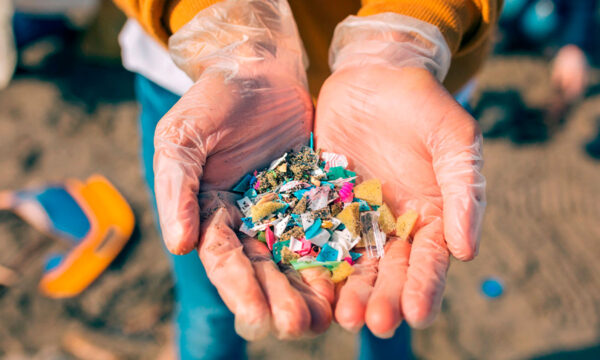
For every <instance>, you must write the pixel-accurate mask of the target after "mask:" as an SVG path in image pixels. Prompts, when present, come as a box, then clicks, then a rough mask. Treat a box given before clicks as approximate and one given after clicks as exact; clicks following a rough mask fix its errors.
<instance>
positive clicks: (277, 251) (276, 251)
mask: <svg viewBox="0 0 600 360" xmlns="http://www.w3.org/2000/svg"><path fill="white" fill-rule="evenodd" d="M289 245H290V241H289V240H286V241H278V242H276V243H275V244H273V261H275V263H276V264H277V263H279V262H281V250H282V249H283V247H284V246H289Z"/></svg>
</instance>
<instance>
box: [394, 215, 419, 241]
mask: <svg viewBox="0 0 600 360" xmlns="http://www.w3.org/2000/svg"><path fill="white" fill-rule="evenodd" d="M418 217H419V214H417V212H416V211H414V210H408V211H407V212H405V213H404V214H402V215H400V216H399V217H398V220H397V221H396V236H397V237H399V238H400V239H402V240H408V237H409V236H410V234H411V233H412V230H413V228H414V227H415V223H416V222H417V218H418Z"/></svg>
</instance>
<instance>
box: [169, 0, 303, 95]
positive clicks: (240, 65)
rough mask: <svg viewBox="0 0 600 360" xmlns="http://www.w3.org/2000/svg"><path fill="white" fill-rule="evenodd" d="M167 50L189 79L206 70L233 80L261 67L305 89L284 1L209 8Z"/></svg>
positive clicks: (242, 1)
mask: <svg viewBox="0 0 600 360" xmlns="http://www.w3.org/2000/svg"><path fill="white" fill-rule="evenodd" d="M169 52H170V54H171V58H172V59H173V61H174V62H175V64H176V65H177V66H178V67H179V68H181V69H182V70H183V71H184V72H186V73H187V74H188V76H190V77H191V78H192V80H194V81H196V80H197V79H198V78H199V77H200V75H201V74H202V73H203V72H204V71H207V70H211V71H222V72H224V73H225V74H226V77H227V78H232V77H236V76H252V75H253V74H252V72H253V71H254V69H255V68H256V66H259V67H262V66H265V65H266V66H267V67H266V68H270V69H271V71H278V70H279V71H281V72H282V73H285V74H287V75H291V76H293V77H295V78H297V80H299V81H300V82H302V83H303V84H304V85H306V68H307V67H308V57H307V56H306V53H305V51H304V47H303V45H302V41H301V40H300V36H299V34H298V29H297V27H296V22H295V21H294V17H293V15H292V11H291V9H290V7H289V4H288V2H287V0H224V1H221V2H218V3H216V4H213V5H211V6H209V7H207V8H205V9H203V10H202V11H200V12H199V13H198V14H197V15H196V16H195V17H194V18H193V19H192V20H190V22H188V23H187V24H186V25H184V26H183V27H182V28H181V29H179V31H177V32H176V33H175V34H173V36H171V38H170V39H169ZM251 64H254V65H256V66H255V67H253V66H248V65H251ZM275 67H277V68H278V69H276V68H275ZM245 73H246V74H245Z"/></svg>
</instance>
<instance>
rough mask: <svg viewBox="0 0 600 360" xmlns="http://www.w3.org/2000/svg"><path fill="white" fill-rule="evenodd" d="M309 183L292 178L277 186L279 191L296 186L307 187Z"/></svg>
mask: <svg viewBox="0 0 600 360" xmlns="http://www.w3.org/2000/svg"><path fill="white" fill-rule="evenodd" d="M309 186H310V185H309V184H307V183H305V182H304V181H299V180H292V181H290V182H288V183H285V184H283V185H281V187H280V188H279V192H280V193H282V192H288V191H290V190H292V189H294V188H296V187H299V188H305V187H309Z"/></svg>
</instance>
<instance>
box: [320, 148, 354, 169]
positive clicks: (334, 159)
mask: <svg viewBox="0 0 600 360" xmlns="http://www.w3.org/2000/svg"><path fill="white" fill-rule="evenodd" d="M321 158H322V159H323V160H324V161H325V170H329V169H330V168H332V167H337V166H341V167H343V168H344V169H345V168H346V167H348V159H347V158H346V156H344V155H340V154H336V153H331V152H324V153H322V154H321Z"/></svg>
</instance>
